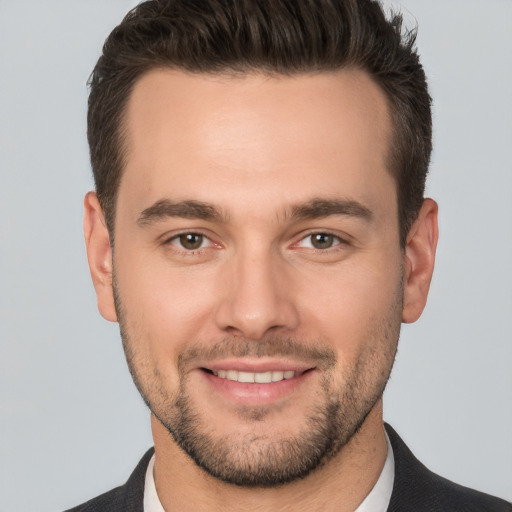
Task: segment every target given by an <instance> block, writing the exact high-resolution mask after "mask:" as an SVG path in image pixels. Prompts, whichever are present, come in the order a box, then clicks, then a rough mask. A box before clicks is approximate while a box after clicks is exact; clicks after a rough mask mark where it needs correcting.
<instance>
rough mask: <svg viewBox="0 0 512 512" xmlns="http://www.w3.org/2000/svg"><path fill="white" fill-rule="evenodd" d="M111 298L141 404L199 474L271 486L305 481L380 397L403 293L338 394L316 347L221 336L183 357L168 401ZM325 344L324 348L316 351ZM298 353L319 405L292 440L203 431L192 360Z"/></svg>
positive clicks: (375, 325)
mask: <svg viewBox="0 0 512 512" xmlns="http://www.w3.org/2000/svg"><path fill="white" fill-rule="evenodd" d="M115 289H116V287H115ZM115 299H116V309H117V314H118V321H119V325H120V331H121V338H122V341H123V347H124V350H125V355H126V359H127V362H128V367H129V370H130V373H131V375H132V378H133V380H134V383H135V385H136V387H137V389H138V390H139V392H140V394H141V396H142V398H143V400H144V402H145V403H146V404H147V406H148V407H149V409H150V410H151V412H152V413H153V414H154V415H155V417H156V418H158V420H159V421H160V422H161V423H162V425H163V426H164V427H165V428H166V429H167V430H168V432H169V433H170V434H171V436H172V437H173V439H174V441H175V442H176V444H177V445H178V446H179V447H180V448H181V449H182V450H183V451H184V452H185V453H186V454H187V455H188V456H189V457H190V458H191V459H192V460H193V461H194V462H195V463H196V464H197V465H198V466H199V467H200V468H202V469H203V470H204V471H206V472H207V473H208V474H209V475H211V476H213V477H215V478H216V479H218V480H221V481H223V482H226V483H228V484H232V485H236V486H240V487H266V488H269V487H276V486H280V485H283V484H286V483H290V482H293V481H296V480H298V479H301V478H304V477H306V476H307V475H309V474H310V473H311V472H312V471H314V470H316V469H317V468H319V467H321V466H323V465H324V464H326V463H327V462H328V461H330V460H331V459H332V458H333V457H335V456H336V455H337V454H338V453H339V452H340V450H341V449H342V448H343V447H344V446H345V445H346V444H347V443H348V442H349V441H350V439H351V438H352V437H353V436H354V434H356V433H357V432H358V430H359V429H360V427H361V426H362V424H363V423H364V421H365V419H366V418H367V416H368V414H369V413H370V412H371V411H372V409H373V408H374V406H375V404H376V403H377V401H378V400H379V398H380V397H381V396H382V393H383V392H384V389H385V387H386V384H387V381H388V379H389V375H390V373H391V369H392V366H393V362H394V358H395V354H396V348H397V344H398V338H399V334H400V324H401V304H402V300H401V291H400V294H397V298H396V300H395V302H394V304H392V307H391V308H390V311H389V312H388V314H387V315H386V316H385V318H382V319H380V320H378V321H374V322H370V324H371V326H370V328H369V329H368V337H367V339H368V340H369V341H370V342H369V343H366V345H365V346H366V347H367V348H366V349H365V350H364V351H362V352H361V354H359V357H358V359H357V361H356V363H355V365H354V366H353V367H352V368H351V369H350V370H349V371H348V372H347V373H346V375H345V378H344V385H343V387H342V389H333V378H332V374H333V372H335V371H336V363H337V361H336V354H335V352H334V351H333V350H332V349H330V348H327V347H325V344H323V345H322V343H321V342H315V343H314V344H313V343H307V344H306V343H304V342H300V343H299V342H298V341H296V340H293V339H285V338H279V337H273V338H272V339H270V338H269V339H267V340H264V341H260V340H259V341H257V342H254V341H251V340H247V339H245V338H242V339H240V338H226V339H224V340H221V341H220V342H219V343H217V344H216V345H214V346H213V348H212V346H211V345H208V347H209V348H208V349H204V348H201V346H196V347H194V348H190V349H187V351H186V352H184V353H183V354H182V355H181V356H180V358H179V361H178V372H179V377H180V378H179V382H180V384H179V389H178V391H177V392H176V393H175V394H173V395H172V394H171V393H169V391H168V390H167V389H166V388H165V384H164V378H163V376H162V375H161V374H160V372H159V371H158V369H157V368H150V366H149V365H148V364H147V362H145V361H144V360H143V356H141V355H140V351H139V350H137V346H138V344H140V343H142V342H143V340H142V339H140V338H139V337H138V336H133V333H132V332H130V333H129V332H128V331H129V330H130V329H129V328H128V323H127V318H126V314H125V311H124V310H123V307H122V305H121V301H120V299H119V294H118V293H117V290H116V293H115ZM322 346H324V347H325V348H319V347H322ZM297 353H299V354H300V355H302V356H308V357H309V358H313V359H315V360H316V361H318V367H319V369H321V370H322V375H323V376H322V385H321V391H320V396H319V399H318V401H317V403H316V404H315V405H314V406H312V407H311V409H310V411H308V413H307V414H306V416H305V420H304V421H303V424H304V425H303V427H302V428H301V429H300V431H299V432H298V433H296V434H295V435H290V434H289V433H287V432H281V433H280V435H279V436H275V435H274V436H269V435H256V434H245V435H242V434H238V433H236V432H234V433H233V432H232V433H225V434H219V433H216V432H215V431H214V430H213V429H212V428H211V427H210V426H209V425H208V418H206V417H204V416H205V415H204V414H201V410H200V408H199V407H197V406H196V405H195V404H194V400H193V398H192V396H191V394H190V387H191V385H190V382H189V379H188V376H187V375H188V374H187V372H186V367H187V363H189V362H190V360H193V359H194V358H196V357H199V356H203V357H204V356H205V355H206V356H207V357H211V356H214V355H225V354H230V355H234V356H242V355H252V356H256V357H261V356H263V355H267V356H273V355H277V354H278V355H282V356H290V355H297ZM338 371H339V370H338ZM345 371H346V369H345ZM267 414H269V410H268V408H259V409H258V408H247V409H241V410H240V417H241V419H243V420H245V421H254V422H255V424H257V423H260V422H262V421H263V422H264V421H265V420H266V419H265V416H267ZM291 421H293V419H291Z"/></svg>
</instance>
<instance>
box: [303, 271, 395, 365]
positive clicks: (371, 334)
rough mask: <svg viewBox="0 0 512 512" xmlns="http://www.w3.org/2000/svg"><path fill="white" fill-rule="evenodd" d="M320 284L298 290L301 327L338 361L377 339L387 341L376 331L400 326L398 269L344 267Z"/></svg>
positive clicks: (350, 357)
mask: <svg viewBox="0 0 512 512" xmlns="http://www.w3.org/2000/svg"><path fill="white" fill-rule="evenodd" d="M395 266H396V265H395ZM322 282H323V286H321V287H319V286H318V281H317V286H311V284H312V283H309V284H310V286H306V287H302V288H301V292H300V302H301V304H302V307H301V308H300V309H301V311H302V315H301V317H302V320H303V327H306V328H308V326H309V331H310V334H312V335H313V336H317V337H318V338H319V339H324V340H325V341H326V342H328V343H330V344H332V345H333V346H334V347H335V348H336V350H337V351H338V355H339V357H340V359H346V360H354V359H355V358H356V357H357V355H358V353H359V352H361V351H362V350H364V348H365V347H366V346H368V345H369V344H370V343H375V341H376V338H378V337H379V336H380V337H381V338H387V336H385V333H384V332H382V333H381V334H378V332H379V331H384V330H385V329H386V327H387V326H388V325H389V324H390V323H391V324H393V325H394V324H395V323H397V322H398V323H400V316H401V308H400V304H401V295H400V294H401V278H400V272H399V269H395V270H393V269H392V268H387V269H386V270H385V271H383V270H382V268H380V267H379V266H376V265H371V266H370V265H358V266H353V267H348V266H347V268H344V269H339V270H338V271H336V272H333V273H332V274H331V275H329V276H328V277H327V278H324V279H323V280H322ZM312 329H314V330H312ZM375 331H377V332H375Z"/></svg>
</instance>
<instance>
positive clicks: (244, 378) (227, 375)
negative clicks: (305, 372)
mask: <svg viewBox="0 0 512 512" xmlns="http://www.w3.org/2000/svg"><path fill="white" fill-rule="evenodd" d="M211 372H212V373H213V375H215V376H216V377H219V378H220V379H227V380H232V381H236V382H244V383H246V382H247V383H256V384H270V383H271V382H279V381H281V380H285V379H292V378H293V377H295V376H296V375H297V374H298V373H299V372H294V371H280V370H276V371H271V372H254V373H253V372H241V371H238V370H218V371H213V370H212V371H211Z"/></svg>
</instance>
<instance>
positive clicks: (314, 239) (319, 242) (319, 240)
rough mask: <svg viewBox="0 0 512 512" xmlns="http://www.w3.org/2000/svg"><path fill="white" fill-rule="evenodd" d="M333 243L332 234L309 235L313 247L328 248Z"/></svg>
mask: <svg viewBox="0 0 512 512" xmlns="http://www.w3.org/2000/svg"><path fill="white" fill-rule="evenodd" d="M333 243H334V237H333V235H329V234H328V233H316V234H314V235H311V244H312V245H313V247H314V248H315V249H329V247H332V244H333Z"/></svg>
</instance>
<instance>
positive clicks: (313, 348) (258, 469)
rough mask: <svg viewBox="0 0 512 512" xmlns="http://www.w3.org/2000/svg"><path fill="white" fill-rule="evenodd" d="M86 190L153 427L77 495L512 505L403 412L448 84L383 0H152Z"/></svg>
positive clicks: (96, 135) (151, 500)
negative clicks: (102, 485) (127, 459)
mask: <svg viewBox="0 0 512 512" xmlns="http://www.w3.org/2000/svg"><path fill="white" fill-rule="evenodd" d="M88 122H89V132H88V134H89V144H90V149H91V161H92V166H93V171H94V176H95V182H96V192H95V193H89V194H88V195H87V197H86V200H85V222H84V224H85V235H86V243H87V252H88V259H89V265H90V269H91V274H92V278H93V282H94V285H95V288H96V293H97V297H98V306H99V309H100V312H101V314H102V315H103V316H104V317H105V318H106V319H107V320H110V321H118V322H119V324H120V329H121V335H122V339H123V345H124V348H125V353H126V357H127V361H128V365H129V368H130V371H131V373H132V376H133V378H134V381H135V384H136V386H137V387H138V389H139V391H140V393H141V395H142V397H143V398H144V400H145V402H146V403H147V405H148V406H149V408H150V409H151V412H152V419H151V421H152V430H153V437H154V443H155V448H154V452H153V450H151V451H149V452H148V453H147V454H146V455H145V456H144V458H143V459H142V461H141V462H140V464H139V466H138V467H137V468H136V470H135V472H134V473H133V475H132V477H131V478H130V479H129V481H128V482H127V484H126V485H125V486H123V487H121V488H118V489H115V490H113V491H111V492H109V493H107V494H105V495H102V496H100V497H98V498H96V499H93V500H91V501H90V502H88V503H86V504H84V505H81V506H79V507H77V508H76V509H73V510H84V511H93V510H145V511H161V510H167V511H169V510H180V511H185V510H223V511H224V510H230V509H232V510H288V509H292V508H293V509H299V510H337V511H353V510H358V511H376V510H425V511H427V510H429V511H431V510H475V511H476V510H489V511H501V510H504V511H505V510H512V506H511V505H510V504H507V503H506V502H504V501H502V500H499V499H497V498H492V497H490V496H488V495H484V494H481V493H478V492H476V491H472V490H470V489H467V488H463V487H460V486H458V485H456V484H453V483H451V482H449V481H447V480H444V479H442V478H441V477H438V476H436V475H434V474H433V473H431V472H430V471H428V470H427V469H426V468H425V467H424V466H422V465H421V464H420V463H419V462H418V461H417V460H416V459H415V458H414V457H413V455H412V454H411V453H410V452H409V450H408V449H407V447H406V446H405V445H404V444H403V442H402V441H401V440H400V438H399V437H398V435H397V434H396V433H395V432H394V430H393V429H392V428H391V427H389V426H387V427H386V428H385V427H384V424H383V419H382V393H383V391H384V388H385V385H386V382H387V379H388V377H389V374H390V372H391V367H392V365H393V361H394V356H395V352H396V347H397V343H398V337H399V332H400V325H401V322H414V321H415V320H417V319H418V318H419V316H420V315H421V312H422V310H423V308H424V306H425V303H426V299H427V294H428V288H429V284H430V279H431V276H432V271H433V266H434V257H435V250H436V244H437V234H438V233H437V205H436V203H435V202H434V201H433V200H431V199H424V197H423V193H424V185H425V177H426V174H427V170H428V164H429V158H430V151H431V114H430V97H429V94H428V91H427V86H426V81H425V76H424V73H423V70H422V68H421V65H420V64H419V61H418V57H417V54H416V53H415V50H414V37H413V36H412V35H409V36H406V37H402V36H401V25H400V18H399V17H395V18H393V19H392V20H391V21H387V20H386V18H385V16H384V15H383V13H382V10H381V8H380V6H379V5H378V4H377V3H376V2H372V1H369V0H368V1H366V0H364V1H361V0H359V1H355V0H344V1H342V0H323V1H318V2H311V1H307V0H295V1H294V2H289V1H284V0H283V1H276V0H274V1H270V0H268V1H249V0H247V1H243V2H242V1H235V0H232V1H227V0H224V1H222V2H221V1H218V0H217V1H214V0H210V1H206V0H203V1H201V2H199V1H193V0H186V1H185V0H182V1H150V2H145V3H143V4H141V5H140V6H138V7H137V8H136V9H134V10H133V11H132V12H131V13H130V14H129V15H128V16H127V17H126V18H125V20H124V21H123V22H122V23H121V25H119V27H117V28H116V29H115V30H114V31H113V32H112V34H111V35H110V37H109V39H108V40H107V42H106V44H105V47H104V51H103V55H102V57H101V58H100V60H99V61H98V64H97V66H96V68H95V71H94V73H93V76H92V79H91V94H90V99H89V118H88Z"/></svg>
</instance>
